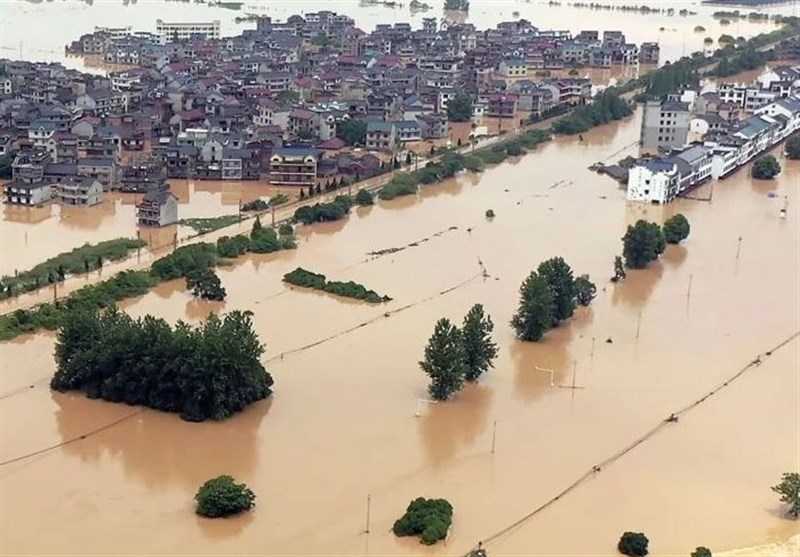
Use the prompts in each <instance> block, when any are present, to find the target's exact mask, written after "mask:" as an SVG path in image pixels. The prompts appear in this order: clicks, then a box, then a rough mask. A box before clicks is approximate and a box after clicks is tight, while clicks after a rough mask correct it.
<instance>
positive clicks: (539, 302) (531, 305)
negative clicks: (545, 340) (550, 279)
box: [511, 271, 555, 341]
mask: <svg viewBox="0 0 800 557" xmlns="http://www.w3.org/2000/svg"><path fill="white" fill-rule="evenodd" d="M519 294H520V300H519V307H518V308H517V312H516V313H515V314H514V317H513V318H512V319H511V326H512V327H514V330H515V331H516V333H517V337H518V338H520V339H522V340H532V341H535V340H539V339H541V338H542V335H544V333H545V332H546V331H547V330H548V329H549V328H550V327H551V326H552V325H553V312H554V308H555V302H554V301H553V295H552V293H551V292H550V287H549V286H548V284H547V281H546V280H545V279H544V278H543V277H541V276H540V275H538V274H537V273H536V272H535V271H534V272H531V274H530V275H528V278H526V279H525V282H523V283H522V286H520V288H519Z"/></svg>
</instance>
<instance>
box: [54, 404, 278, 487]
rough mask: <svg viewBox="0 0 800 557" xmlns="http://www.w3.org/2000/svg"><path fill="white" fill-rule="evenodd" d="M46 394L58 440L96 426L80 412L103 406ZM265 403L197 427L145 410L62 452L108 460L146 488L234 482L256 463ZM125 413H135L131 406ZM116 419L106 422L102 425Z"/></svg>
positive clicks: (67, 447)
mask: <svg viewBox="0 0 800 557" xmlns="http://www.w3.org/2000/svg"><path fill="white" fill-rule="evenodd" d="M51 396H52V398H53V401H54V402H55V404H56V405H57V406H58V410H56V413H55V415H56V423H57V427H58V433H59V435H60V436H61V438H62V440H63V441H67V440H69V439H75V438H77V437H80V436H81V435H83V434H85V433H86V432H87V429H88V430H91V429H94V428H96V427H99V426H101V425H102V424H100V423H98V424H92V425H90V426H88V427H87V423H86V419H85V415H84V414H85V410H86V405H94V404H104V403H103V402H100V401H92V400H89V399H82V400H81V399H76V396H77V397H81V395H69V394H67V395H64V394H60V393H53V394H52V395H51ZM271 404H272V399H271V398H270V399H267V400H265V401H260V402H257V403H255V404H253V405H251V406H249V407H248V408H247V409H246V410H245V411H244V412H241V413H239V414H237V415H236V416H234V417H232V418H229V419H227V420H223V421H221V422H210V421H209V422H203V423H191V422H186V421H184V420H181V419H180V418H179V417H178V416H175V415H172V414H167V413H164V412H157V411H155V410H148V409H145V410H144V411H142V413H141V414H138V415H136V416H134V417H132V418H130V419H128V420H125V421H123V422H120V423H119V424H118V425H115V426H113V427H112V428H110V429H109V430H106V431H102V432H100V433H97V434H96V435H93V436H91V437H89V438H87V439H85V440H81V441H79V442H77V443H70V444H67V445H64V446H63V449H62V450H63V451H64V452H65V453H66V454H69V455H71V456H75V457H78V458H80V459H81V460H83V461H99V460H100V459H114V460H116V461H118V462H119V463H120V464H121V465H122V467H123V469H124V470H125V473H126V475H127V476H129V477H133V478H135V479H137V480H138V481H140V482H142V483H143V484H144V485H145V486H147V487H148V488H151V489H157V488H165V487H169V486H172V485H178V486H180V487H183V488H184V489H188V490H190V491H193V490H194V489H196V488H197V487H198V486H200V485H201V484H202V483H203V482H205V481H206V480H208V479H209V477H212V476H217V475H219V474H229V475H231V476H233V477H235V478H246V477H250V476H252V474H253V473H254V470H255V469H256V466H257V464H258V447H259V439H258V430H259V426H260V424H261V420H262V419H263V418H264V416H266V415H267V413H268V412H269V408H270V406H271ZM119 406H120V407H121V408H125V406H124V405H122V404H120V405H119ZM128 409H129V410H130V411H131V412H135V408H134V407H128ZM122 415H124V414H120V415H118V417H121V416H122ZM106 417H107V416H106ZM118 417H117V418H108V422H112V421H114V419H118Z"/></svg>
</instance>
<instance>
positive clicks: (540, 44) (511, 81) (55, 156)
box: [0, 11, 782, 225]
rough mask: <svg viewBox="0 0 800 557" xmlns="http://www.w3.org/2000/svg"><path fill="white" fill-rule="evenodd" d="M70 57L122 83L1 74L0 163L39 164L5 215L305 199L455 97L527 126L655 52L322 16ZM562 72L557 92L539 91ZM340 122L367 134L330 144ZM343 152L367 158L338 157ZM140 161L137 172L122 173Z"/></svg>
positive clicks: (516, 26)
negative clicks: (254, 198) (130, 199)
mask: <svg viewBox="0 0 800 557" xmlns="http://www.w3.org/2000/svg"><path fill="white" fill-rule="evenodd" d="M68 50H69V51H71V52H73V53H77V54H82V55H96V56H100V57H102V58H103V59H104V60H105V61H106V62H109V63H113V64H122V65H124V66H126V68H125V69H122V70H120V71H115V72H112V73H110V74H108V75H106V76H101V75H90V74H85V73H81V72H78V71H75V70H68V69H66V68H64V67H63V66H61V65H59V64H53V63H31V62H19V61H11V60H2V61H0V137H2V138H4V139H3V142H2V144H3V152H4V153H7V155H6V156H11V155H12V154H15V155H16V156H17V157H18V158H19V159H20V164H19V165H17V166H18V167H19V168H20V169H21V168H22V166H24V164H27V163H24V164H23V162H22V161H28V160H30V156H31V154H34V157H33V158H34V159H36V160H40V162H41V165H40V166H41V173H40V174H41V176H39V177H38V178H36V179H33V178H31V179H25V180H23V179H22V178H20V179H19V180H17V179H16V178H15V180H14V184H15V185H12V187H11V189H9V192H10V194H11V195H6V201H7V202H9V203H23V204H40V203H44V202H47V201H49V200H51V199H52V200H57V201H61V202H65V201H66V200H67V199H69V200H70V201H71V202H72V201H74V202H75V203H73V204H79V205H90V204H92V203H94V202H96V201H97V196H95V195H94V193H93V192H94V189H96V188H95V184H96V183H97V184H99V185H100V186H101V188H102V190H104V191H109V190H123V191H135V192H147V191H151V190H152V191H155V192H162V191H163V185H164V183H165V180H166V179H198V180H232V181H241V180H261V179H263V180H265V182H268V183H271V184H275V185H296V186H305V187H308V186H313V185H315V184H317V183H319V182H320V181H323V180H330V179H331V178H335V177H336V176H337V175H338V176H354V175H357V176H361V177H365V176H366V175H369V174H370V173H374V172H377V171H379V169H380V168H381V167H380V163H381V159H380V158H377V160H378V165H376V164H375V161H374V160H371V159H370V160H368V159H367V157H372V158H373V159H374V158H376V157H375V155H378V154H379V153H382V155H381V156H384V157H386V159H384V161H385V160H388V159H390V158H392V157H399V156H401V155H402V153H403V152H404V151H405V150H406V149H407V148H408V146H409V145H410V144H413V143H415V142H418V141H424V140H430V141H445V142H446V141H447V140H448V139H449V133H450V123H449V121H448V115H447V107H448V103H449V102H450V101H451V100H452V99H453V98H455V97H456V95H457V94H458V93H465V94H467V95H469V97H470V98H471V100H472V106H473V108H472V118H471V119H472V122H473V123H474V124H475V126H480V125H481V124H482V121H483V119H484V118H501V119H508V120H515V119H524V118H529V117H537V116H541V115H542V114H544V113H546V112H548V111H550V110H552V109H554V108H556V107H558V106H561V105H579V104H583V103H585V102H587V100H588V99H589V98H590V95H591V83H590V81H589V80H588V79H587V78H583V77H578V75H579V74H580V71H581V69H582V68H588V67H609V66H613V65H636V64H638V63H639V61H640V58H641V56H642V55H644V56H645V57H646V61H647V62H648V63H652V62H654V61H657V59H658V45H655V44H653V43H646V44H645V45H642V48H641V49H640V48H639V47H638V46H636V45H634V44H631V43H629V42H628V41H627V39H626V38H625V36H624V34H622V33H621V32H619V31H608V30H607V31H583V32H581V33H579V34H578V35H575V36H572V35H571V34H570V33H569V32H566V31H558V30H556V31H550V30H542V29H539V28H537V27H536V26H534V25H533V24H531V23H530V22H528V21H525V20H518V21H509V22H504V23H501V24H499V25H498V26H497V27H496V28H494V29H486V30H479V29H477V28H476V27H475V26H474V25H472V24H456V23H453V24H440V23H439V22H438V21H437V20H436V19H435V18H428V19H426V20H425V21H424V23H423V26H422V28H421V29H412V28H411V26H410V25H409V24H407V23H395V24H380V25H378V26H377V27H376V28H375V29H374V30H373V31H372V32H366V31H363V30H361V29H359V28H358V27H357V26H356V25H355V22H354V21H353V20H352V19H351V18H349V17H347V16H344V15H340V14H336V13H333V12H329V11H321V12H316V13H307V14H304V15H302V16H300V15H295V16H292V17H290V18H289V19H288V20H287V21H285V22H278V21H273V20H272V19H270V18H269V17H266V16H265V17H259V18H258V19H257V21H256V22H255V29H248V30H244V31H243V32H242V33H241V34H240V35H238V36H233V37H224V38H223V37H221V36H220V22H219V21H211V22H174V21H173V22H165V21H162V20H157V21H156V22H155V32H154V33H150V32H145V31H138V30H134V29H132V28H131V27H121V28H99V27H98V28H96V29H95V31H94V32H93V33H90V34H87V35H84V36H82V37H80V38H79V39H78V40H77V41H75V42H74V43H73V44H72V45H70V46H69V47H68ZM570 68H572V69H573V70H574V71H572V72H570V75H569V76H568V77H563V76H562V77H550V74H551V72H553V71H558V72H560V73H562V74H565V73H567V72H565V71H562V70H565V69H570ZM576 74H577V75H576ZM776 79H778V78H776ZM780 79H782V78H780ZM780 79H779V80H780ZM351 121H359V122H361V125H363V128H362V129H366V132H365V133H364V134H363V135H362V136H358V135H356V136H352V135H351V136H346V137H344V138H343V137H339V136H338V135H339V130H340V128H341V127H342V126H343V125H344V124H346V123H348V122H351ZM353 143H355V144H356V145H358V146H362V147H365V148H366V152H361V153H348V156H346V157H341V156H339V155H340V152H341V151H342V149H343V147H346V144H353ZM39 153H41V155H40V154H39ZM138 154H140V155H141V157H145V158H147V160H148V161H149V162H148V165H147V167H148V170H144V169H143V168H144V167H142V166H140V165H139V164H138V163H136V162H131V160H132V159H135V160H138V159H139V158H141V157H140V156H139V155H138ZM26 157H27V158H26ZM37 157H39V158H37ZM340 162H341V163H342V165H341V166H340V164H339V163H340ZM354 169H356V170H355V171H354ZM26 180H27V181H26ZM55 184H60V188H59V187H57V186H55ZM51 186H52V187H51ZM84 190H87V193H86V195H83V193H82V192H83V191H84ZM89 190H91V191H89ZM74 191H77V192H81V195H83V197H81V198H80V203H78V202H77V201H76V198H75V195H73V194H72V192H74ZM163 197H164V196H163V195H160V194H159V199H161V198H163ZM152 210H153V209H151V208H147V207H145V208H143V209H142V211H141V214H142V215H144V216H143V217H142V218H140V220H141V221H142V222H143V223H144V222H146V223H147V224H149V225H150V224H152V223H154V222H159V223H160V222H164V221H165V219H163V218H160V217H159V218H157V219H156V218H152V215H151V212H152ZM166 220H171V219H170V218H167V219H166Z"/></svg>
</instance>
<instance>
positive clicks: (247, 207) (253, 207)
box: [242, 199, 269, 212]
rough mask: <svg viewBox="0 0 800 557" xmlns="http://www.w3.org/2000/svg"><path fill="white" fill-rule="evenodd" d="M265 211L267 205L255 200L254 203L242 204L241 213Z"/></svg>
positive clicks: (264, 202)
mask: <svg viewBox="0 0 800 557" xmlns="http://www.w3.org/2000/svg"><path fill="white" fill-rule="evenodd" d="M267 209H269V203H267V202H266V201H264V200H263V199H256V200H255V201H248V202H247V203H242V211H245V212H249V211H266V210H267Z"/></svg>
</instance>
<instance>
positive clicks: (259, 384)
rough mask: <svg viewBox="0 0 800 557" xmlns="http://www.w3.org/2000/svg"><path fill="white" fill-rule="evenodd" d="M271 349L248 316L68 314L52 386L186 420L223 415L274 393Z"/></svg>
mask: <svg viewBox="0 0 800 557" xmlns="http://www.w3.org/2000/svg"><path fill="white" fill-rule="evenodd" d="M263 352H264V347H263V346H262V345H261V343H260V342H259V339H258V336H257V335H256V333H255V331H254V330H253V326H252V321H251V319H250V317H249V315H248V314H246V313H242V312H239V311H234V312H231V313H229V314H227V315H225V316H224V317H223V318H221V319H220V318H219V317H217V316H215V315H210V316H209V317H208V319H207V320H206V321H204V322H203V323H201V324H200V325H198V326H197V327H191V326H190V325H187V324H186V323H183V322H178V324H177V325H176V326H175V327H172V326H170V325H169V323H167V322H166V321H165V320H163V319H159V318H155V317H152V316H147V317H144V318H143V319H133V318H132V317H130V316H129V315H127V314H125V313H123V312H121V311H119V310H118V309H116V308H115V307H111V308H109V309H107V310H105V311H101V312H94V311H73V312H69V313H67V314H66V316H65V318H64V320H63V323H62V324H61V327H60V329H59V332H58V342H57V344H56V352H55V357H56V365H57V370H56V373H55V375H54V376H53V378H52V380H51V382H50V386H51V387H52V388H53V389H55V390H57V391H62V392H65V391H69V390H81V391H83V392H85V393H86V395H87V396H88V397H90V398H102V399H103V400H107V401H110V402H125V403H127V404H134V405H142V406H147V407H149V408H154V409H156V410H161V411H164V412H173V413H177V414H180V416H181V417H182V418H183V419H185V420H190V421H203V420H206V419H214V420H221V419H224V418H227V417H229V416H231V415H233V414H234V413H236V412H239V411H241V410H242V409H244V408H245V407H246V406H247V405H249V404H251V403H253V402H255V401H257V400H261V399H263V398H266V397H267V396H269V395H270V394H271V392H272V391H271V390H270V387H271V386H272V383H273V382H272V377H271V376H270V374H269V373H267V370H266V369H264V366H263V365H262V364H261V362H260V361H259V358H260V356H261V354H262V353H263Z"/></svg>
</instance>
